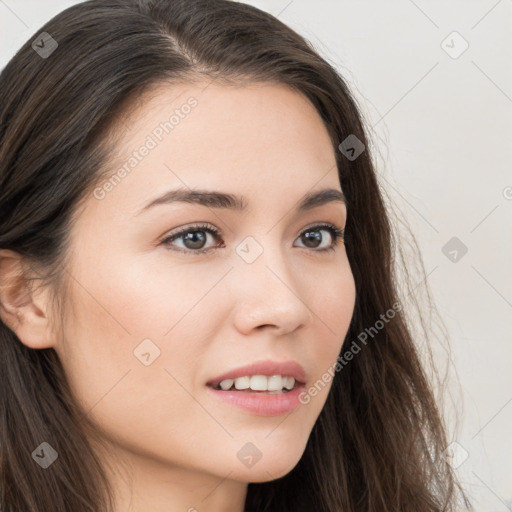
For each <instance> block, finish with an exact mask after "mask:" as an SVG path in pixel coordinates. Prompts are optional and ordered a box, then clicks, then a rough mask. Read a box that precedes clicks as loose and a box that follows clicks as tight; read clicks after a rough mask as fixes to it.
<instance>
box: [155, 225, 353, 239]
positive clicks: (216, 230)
mask: <svg viewBox="0 0 512 512" xmlns="http://www.w3.org/2000/svg"><path fill="white" fill-rule="evenodd" d="M323 226H332V227H334V228H336V229H339V230H341V231H345V226H338V225H337V224H336V223H334V222H329V221H317V222H314V223H312V224H308V225H306V226H305V227H303V228H302V229H301V230H300V231H299V233H303V232H304V231H305V230H307V229H312V228H321V227H323ZM194 229H195V230H197V231H200V230H202V229H204V230H211V231H213V233H214V234H216V235H217V236H224V232H223V231H222V229H220V228H217V227H215V226H213V225H212V224H209V223H207V222H204V223H202V222H199V223H197V224H194V223H193V224H190V225H185V226H183V227H181V228H176V231H174V232H171V233H168V234H166V235H164V236H163V237H162V240H166V239H168V238H172V237H179V236H180V235H182V234H184V233H187V232H189V231H192V230H194Z"/></svg>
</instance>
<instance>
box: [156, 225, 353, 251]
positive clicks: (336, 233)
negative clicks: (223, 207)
mask: <svg viewBox="0 0 512 512" xmlns="http://www.w3.org/2000/svg"><path fill="white" fill-rule="evenodd" d="M322 230H327V231H329V233H330V234H331V236H332V238H333V243H332V244H331V245H330V246H329V247H324V248H323V249H311V250H312V251H313V252H320V253H324V252H329V251H334V250H335V249H336V248H337V247H338V240H342V241H343V243H344V244H345V242H346V241H345V230H344V229H339V228H337V227H336V226H334V225H333V224H317V225H315V226H310V227H308V228H306V229H305V230H304V231H302V232H301V235H302V234H303V233H306V232H308V231H322ZM195 231H206V232H208V233H210V234H211V235H214V236H215V237H219V236H220V237H222V232H221V231H220V230H218V229H216V228H213V227H210V226H209V225H208V224H199V225H196V226H189V227H187V228H185V229H182V230H181V231H178V232H177V233H174V234H172V235H170V236H168V237H166V238H164V239H163V240H162V242H161V243H162V245H169V244H170V242H173V241H174V240H176V239H178V238H180V237H181V236H183V235H186V234H187V233H193V232H195ZM213 249H215V247H208V248H207V249H197V250H193V249H183V248H181V247H178V248H174V249H171V250H175V251H178V252H183V253H193V254H204V253H207V252H209V251H211V250H213ZM303 249H307V247H303Z"/></svg>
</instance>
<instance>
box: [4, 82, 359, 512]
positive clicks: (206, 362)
mask: <svg viewBox="0 0 512 512" xmlns="http://www.w3.org/2000/svg"><path fill="white" fill-rule="evenodd" d="M204 87H205V84H195V85H193V84H183V85H162V87H160V88H159V89H156V92H154V93H153V94H152V95H151V96H149V97H148V99H147V101H145V102H143V103H141V106H140V108H138V109H137V110H135V111H134V112H133V113H132V115H130V116H129V118H128V119H127V120H125V121H124V124H123V130H125V131H124V133H123V136H122V139H121V144H120V145H119V146H118V147H117V148H116V157H115V161H112V162H110V165H109V167H111V169H112V174H114V173H115V172H116V170H118V169H119V168H120V167H121V166H122V165H123V163H125V162H127V161H128V159H129V158H130V157H131V155H132V154H133V152H134V151H135V150H138V148H140V147H141V146H143V145H144V143H145V141H147V137H148V135H150V134H153V139H155V140H156V137H155V135H154V133H155V132H154V130H155V127H157V126H158V125H159V123H161V122H163V121H164V120H168V119H169V116H170V115H171V114H172V112H173V111H174V110H175V109H177V108H178V109H179V108H180V106H182V105H183V104H184V103H185V102H186V101H187V99H188V98H190V97H194V98H195V99H196V100H197V105H196V106H195V107H194V108H193V109H191V110H190V112H189V113H188V114H187V115H183V116H182V117H180V120H179V123H178V124H177V125H176V126H175V127H174V129H173V130H172V131H171V132H169V133H164V134H163V136H162V140H161V141H157V142H158V143H157V144H156V147H154V148H151V149H150V150H149V151H148V152H147V154H146V156H144V157H143V158H141V159H140V161H138V163H137V165H136V166H135V167H134V168H133V169H132V170H131V171H130V172H129V173H127V174H126V175H125V176H124V177H123V178H122V179H121V180H120V181H119V182H118V183H116V184H115V185H114V186H112V187H110V186H108V185H107V186H106V187H103V188H102V189H101V190H102V191H103V192H101V194H100V193H97V194H96V196H97V197H95V196H94V195H92V194H91V196H90V197H88V198H87V200H86V202H85V203H84V207H83V208H82V209H81V211H80V212H79V215H77V216H76V218H75V220H74V224H73V228H72V229H73V231H72V240H71V247H70V250H71V258H70V264H69V266H68V268H67V271H68V272H69V274H70V276H72V278H73V279H71V278H70V279H71V281H70V289H71V296H70V297H69V300H68V301H67V304H68V307H69V311H68V312H67V314H66V316H65V318H63V333H62V336H57V335H56V334H55V332H54V330H52V328H51V325H52V324H53V322H52V321H51V320H52V319H51V314H50V308H49V302H48V299H47V294H45V293H44V292H40V293H39V292H38V293H34V294H33V295H32V296H31V297H30V301H16V300H15V297H16V294H15V293H14V292H13V293H7V292H6V293H5V294H4V296H3V302H4V304H5V305H6V308H5V309H4V310H3V311H2V318H3V319H4V321H6V323H7V324H8V325H10V326H11V327H12V328H13V330H15V332H16V333H17V335H18V337H19V338H20V340H21V341H22V342H23V343H24V344H26V345H27V346H29V347H31V348H34V349H40V348H47V347H53V348H54V349H55V350H56V351H57V353H58V355H59V357H60V358H61V360H62V363H63V366H64V368H65V371H66V374H67V376H68V378H69V380H70V384H71V387H72V389H73V392H74V393H75V395H76V397H77V399H78V400H79V402H80V404H81V405H82V407H83V408H84V410H86V411H90V412H89V416H90V417H91V418H93V420H94V422H95V423H96V424H98V425H99V426H100V427H101V429H102V431H103V432H104V435H105V439H106V440H107V442H108V443H109V444H110V450H109V460H108V461H106V462H109V463H110V464H111V466H112V467H113V468H115V471H113V472H112V473H111V474H110V482H111V484H112V486H113V488H114V490H115V495H116V500H117V502H116V510H117V511H119V512H121V511H122V512H126V511H133V512H143V511H147V510H151V511H152V512H164V511H165V512H167V511H169V510H173V511H174V510H176V511H183V512H193V511H194V510H197V511H198V512H203V511H208V512H221V511H222V512H228V511H229V512H234V511H243V510H244V501H245V497H246V493H247V485H248V483H249V482H265V481H269V480H273V479H276V478H279V477H281V476H284V475H285V474H287V473H288V472H289V471H291V470H292V469H293V467H294V466H295V465H296V464H297V463H298V461H299V459H300V458H301V456H302V454H303V452H304V449H305V447H306V443H307V440H308V437H309V435H310V433H311V430H312V428H313V426H314V424H315V421H316V420H317V418H318V415H319V414H320V412H321V410H322V408H323V406H324V404H325V400H326V398H327V394H328V391H329V389H330V387H331V383H329V384H328V385H327V386H326V387H325V389H324V390H323V391H321V392H319V393H318V395H317V396H316V397H315V398H314V399H312V400H311V401H310V402H309V403H308V404H307V405H299V406H298V407H297V408H296V409H295V410H294V411H293V412H292V413H290V414H286V415H280V416H273V417H262V416H258V415H256V414H252V413H249V412H247V411H244V410H241V409H238V408H235V407H234V406H231V405H228V404H226V403H224V402H221V401H219V400H218V399H215V398H214V397H212V396H211V393H210V392H209V390H208V389H207V387H206V382H207V381H208V380H210V379H212V378H213V377H216V376H218V375H220V374H222V373H224V372H226V371H227V370H230V369H232V368H235V367H238V366H241V365H245V364H249V363H252V362H254V361H260V360H266V359H272V360H278V361H286V360H293V361H296V362H298V363H299V364H301V365H302V366H303V367H304V369H305V372H306V376H307V382H306V387H309V386H312V385H313V384H314V383H315V382H316V381H317V380H318V379H320V378H321V376H322V374H324V373H325V372H326V371H327V369H328V368H329V367H331V366H332V365H333V364H334V363H335V362H336V358H337V356H338V354H339V352H340V350H341V346H342V343H343V340H344V338H345V335H346V333H347V330H348V327H349V323H350V320H351V317H352V313H353V309H354V302H355V286H354V279H353V275H352V272H351V269H350V265H349V261H348V258H347V254H346V250H345V246H344V245H343V242H342V241H341V240H338V241H336V240H335V239H334V238H333V236H332V235H331V234H330V232H329V231H327V230H325V229H324V228H322V229H318V228H317V229H316V230H314V231H315V232H316V233H317V234H318V237H319V242H318V246H317V247H314V246H313V245H310V246H308V245H306V243H305V237H304V236H303V233H304V232H305V231H306V232H307V231H308V230H309V231H311V229H309V228H311V227H312V226H313V227H314V226H315V225H318V224H332V225H334V226H336V227H337V228H339V229H343V228H344V227H345V223H346V218H347V210H346V206H345V205H344V204H343V203H342V202H340V201H331V202H327V203H325V204H322V205H320V206H318V207H316V208H313V209H311V210H309V211H304V212H302V213H299V212H296V211H295V208H296V205H297V204H298V202H299V201H300V200H301V199H302V198H303V196H304V195H305V194H308V193H310V192H314V191H318V190H321V189H327V188H332V189H336V190H339V191H341V188H340V183H339V179H338V175H337V169H336V165H335V153H334V149H333V146H332V144H331V141H330V139H329V136H328V132H327V130H326V128H325V126H324V125H323V122H322V120H321V118H320V117H319V115H318V113H317V112H316V110H315V109H314V107H313V106H312V105H311V104H310V103H309V102H308V101H307V100H306V99H305V98H304V97H303V96H301V95H299V94H298V93H296V92H293V91H291V90H290V89H288V88H286V87H285V86H281V85H276V84H250V85H244V86H236V87H235V86H227V85H217V84H211V85H210V86H208V87H207V88H206V89H204ZM203 89H204V90H203ZM187 111H188V109H187ZM182 112H184V110H182ZM180 187H181V188H184V189H186V190H188V189H189V188H198V189H199V188H200V189H209V190H215V191H221V192H226V193H231V194H235V195H242V196H244V198H245V201H246V203H247V208H246V210H245V211H243V212H241V211H236V210H230V209H226V208H222V209H219V208H213V207H206V206H201V205H193V204H186V203H181V202H180V203H177V202H176V203H172V204H159V205H156V206H153V207H151V208H148V209H147V210H145V211H143V212H142V213H140V211H141V209H142V208H143V207H144V205H146V203H148V202H149V201H151V200H152V199H154V198H156V197H159V196H161V195H162V194H164V193H165V192H166V191H168V190H171V189H176V188H180ZM106 189H108V191H107V190H106ZM101 195H103V197H101V198H100V196H101ZM197 224H206V225H208V226H209V227H211V228H216V229H218V230H220V232H221V233H222V234H221V235H219V236H218V237H217V236H215V235H213V234H210V233H208V232H206V231H204V229H203V228H195V229H196V230H199V231H200V234H201V235H204V237H206V238H205V242H204V248H211V249H210V250H209V252H207V253H203V254H200V253H198V252H197V251H198V250H200V249H196V248H195V247H199V243H198V242H197V241H196V242H194V243H195V244H196V245H195V246H193V245H192V244H191V243H190V242H189V244H188V245H187V244H186V242H185V238H184V237H183V236H182V237H181V238H178V239H176V240H174V241H173V242H172V243H167V244H164V243H162V240H163V239H164V238H166V237H168V236H169V235H170V234H174V233H175V232H177V231H178V229H177V228H185V227H189V226H190V227H195V226H196V225H197ZM193 231H194V230H192V232H193ZM246 237H252V240H255V241H256V242H257V244H258V245H259V247H261V249H262V252H261V254H260V255H259V256H258V257H257V258H256V259H255V260H254V261H252V262H251V263H248V262H247V261H245V260H244V259H243V258H242V257H241V256H240V254H239V253H237V251H236V249H237V247H238V246H239V244H240V243H241V242H242V241H244V240H245V239H246ZM330 245H333V246H334V250H332V251H324V252H321V251H320V249H321V248H324V247H329V246H330ZM190 247H192V248H190ZM248 247H249V250H250V251H255V250H257V247H258V246H257V245H254V244H253V245H249V246H248ZM202 248H203V247H202ZM179 249H183V250H187V249H188V253H183V252H179ZM194 251H196V252H195V253H194ZM253 254H254V252H253ZM2 255H3V258H2V259H1V260H0V262H1V266H0V270H2V271H3V274H4V276H7V272H8V271H9V270H10V269H13V268H14V267H15V266H16V265H17V263H18V261H19V260H18V258H17V255H16V254H15V253H12V252H10V251H3V253H2ZM12 290H14V287H13V288H12ZM145 339H149V340H151V342H150V343H149V344H148V345H146V350H144V351H143V352H144V353H146V354H147V353H148V350H149V353H150V356H147V355H145V356H144V357H143V358H145V359H149V361H151V362H150V364H148V365H145V364H143V362H142V361H141V359H140V358H139V357H136V355H135V354H134V351H135V352H137V347H139V346H140V343H141V342H142V340H145ZM146 343H148V342H146ZM151 343H152V344H154V346H156V347H158V350H159V351H160V353H159V355H158V357H156V358H155V354H156V349H154V348H153V345H151ZM148 347H149V348H148ZM139 352H140V351H139ZM139 356H140V354H139ZM248 442H250V443H253V444H254V445H255V446H256V447H257V448H258V450H259V451H260V452H261V453H262V457H261V459H260V460H259V461H258V462H257V463H256V464H255V465H253V466H252V467H247V466H246V465H245V464H243V463H242V462H241V461H240V459H239V458H238V456H237V453H238V452H239V450H240V449H241V448H242V447H243V446H244V445H246V443H248Z"/></svg>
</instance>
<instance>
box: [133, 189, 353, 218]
mask: <svg viewBox="0 0 512 512" xmlns="http://www.w3.org/2000/svg"><path fill="white" fill-rule="evenodd" d="M174 202H180V203H189V204H197V205H200V206H207V207H208V208H221V209H231V210H237V211H245V210H246V208H247V204H248V203H247V200H246V198H245V197H244V196H237V195H234V194H229V193H226V192H218V191H214V190H200V189H183V188H179V189H175V190H169V191H168V192H166V193H165V194H164V195H162V196H160V197H157V198H156V199H153V200H152V201H150V202H149V203H147V204H146V205H145V206H144V207H143V208H142V209H141V210H140V211H139V213H137V215H139V214H140V213H142V212H144V211H147V210H148V209H150V208H151V207H153V206H156V205H159V204H171V203H174ZM331 202H341V203H343V204H345V205H346V204H347V201H346V198H345V196H344V194H343V192H342V191H341V190H337V189H335V188H326V189H322V190H318V191H314V192H309V193H307V194H306V195H304V196H303V197H302V199H301V202H300V203H299V205H298V206H297V208H296V210H297V211H298V212H305V211H307V210H311V209H313V208H316V207H318V206H322V205H324V204H327V203H331Z"/></svg>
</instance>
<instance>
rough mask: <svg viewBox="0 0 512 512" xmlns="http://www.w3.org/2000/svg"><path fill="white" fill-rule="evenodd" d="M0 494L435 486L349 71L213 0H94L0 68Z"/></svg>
mask: <svg viewBox="0 0 512 512" xmlns="http://www.w3.org/2000/svg"><path fill="white" fill-rule="evenodd" d="M0 87H1V90H2V91H3V94H2V99H1V101H0V130H1V131H0V141H1V146H0V147H1V149H0V205H1V206H0V284H1V288H0V304H1V308H0V311H1V320H2V322H1V324H0V329H1V330H0V342H1V358H0V371H1V375H0V378H1V382H2V391H1V394H0V396H1V407H0V414H1V419H2V428H1V431H0V432H1V433H0V436H1V437H0V439H1V444H0V447H1V470H0V471H1V473H0V474H1V485H2V495H1V500H2V510H5V511H14V510H30V511H34V512H46V511H62V512H64V511H73V512H74V511H82V510H87V511H94V512H96V511H115V512H118V511H125V510H131V511H137V512H139V511H148V510H151V511H152V512H159V511H164V510H165V511H168V510H173V511H174V510H176V511H187V510H188V511H196V510H197V511H203V510H204V511H209V512H216V511H233V512H239V511H258V512H264V511H269V512H270V511H272V512H273V511H286V510H290V511H291V510H293V511H295V512H297V511H312V510H315V511H343V512H351V511H354V512H355V511H363V510H364V511H379V512H382V511H385V510H394V511H398V510H400V511H411V512H412V511H414V512H427V511H429V512H434V511H441V510H443V511H448V510H455V507H456V505H457V495H456V491H457V490H459V487H460V486H459V484H458V483H457V482H456V478H455V475H454V474H453V473H452V469H451V467H450V466H449V464H448V463H447V462H446V461H445V458H444V456H443V453H444V451H445V450H446V448H447V446H448V442H447V439H446V434H445V430H444V426H443V422H442V420H441V417H440V413H439V411H438V409H437V406H436V404H435V401H434V398H433V392H432V389H431V385H430V383H429V382H428V380H427V378H426V376H425V372H424V369H423V367H422V364H421V362H420V359H419V356H418V353H417V349H416V346H415V343H414V340H413V337H412V335H411V333H410V330H409V327H408V325H407V323H406V321H405V317H404V312H403V311H402V305H401V301H400V298H399V297H398V293H397V283H396V282H395V278H394V274H393V268H392V265H393V248H394V247H393V244H392V231H391V225H390V222H389V220H388V214H387V211H386V209H385V206H384V202H383V199H382V194H381V191H380V190H379V187H378V184H377V180H376V175H375V170H374V167H373V164H372V161H371V157H370V153H369V148H368V141H367V137H366V135H365V130H364V126H363V123H362V119H361V115H360V113H359V111H358V108H357V106H356V103H355V101H354V99H353V98H352V96H351V94H350V92H349V90H348V87H347V85H346V84H345V82H344V81H343V79H342V78H341V77H340V75H339V74H338V73H337V72H336V70H334V69H333V68H332V67H331V66H330V65H329V64H328V63H327V62H325V60H323V59H322V58H321V57H320V56H319V55H318V54H317V53H316V52H315V51H314V50H313V49H312V48H311V46H310V45H309V44H308V43H307V42H306V41H305V40H304V39H303V38H302V37H300V36H299V35H298V34H296V33H295V32H294V31H292V30H291V29H290V28H288V27H286V26H285V25H284V24H283V23H281V22H280V21H279V20H277V19H275V18H274V17H272V16H271V15H269V14H267V13H265V12H262V11H260V10H258V9H256V8H254V7H251V6H248V5H244V4H241V3H235V2H230V1H226V0H209V1H206V0H193V1H190V0H188V1H184V0H182V1H177V0H153V1H151V0H128V1H127V0H107V1H105V0H92V1H89V2H84V3H82V4H78V5H75V6H74V7H71V8H69V9H67V10H65V11H64V12H62V13H61V14H59V15H58V16H56V17H55V18H54V19H52V20H51V21H50V22H48V23H47V24H46V25H45V26H44V27H43V28H42V29H41V30H40V31H38V33H37V34H35V35H34V37H33V38H32V39H31V41H28V42H27V43H26V44H25V45H24V46H23V47H22V48H21V50H20V51H19V52H18V53H17V54H16V55H15V57H14V58H13V59H12V60H11V61H10V62H9V63H8V65H7V66H6V67H5V69H4V70H3V71H2V74H1V75H0Z"/></svg>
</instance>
